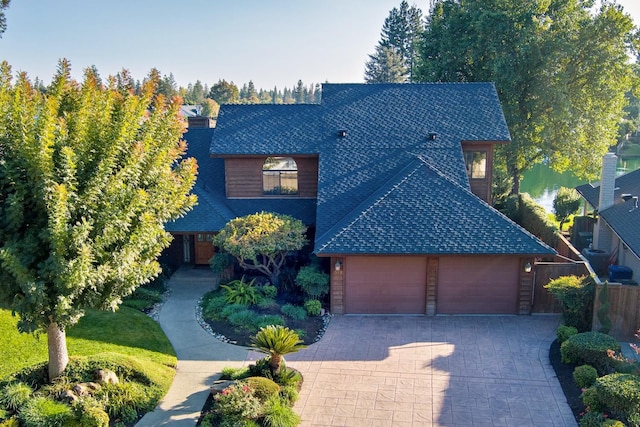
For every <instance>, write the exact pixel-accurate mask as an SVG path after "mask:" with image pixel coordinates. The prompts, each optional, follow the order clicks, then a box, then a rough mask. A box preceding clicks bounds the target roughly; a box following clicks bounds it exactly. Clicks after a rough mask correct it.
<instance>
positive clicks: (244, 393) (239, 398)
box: [214, 381, 262, 419]
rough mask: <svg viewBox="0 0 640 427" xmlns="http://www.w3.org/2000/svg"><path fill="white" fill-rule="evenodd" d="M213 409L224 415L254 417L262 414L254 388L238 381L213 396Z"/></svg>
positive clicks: (244, 417) (243, 417)
mask: <svg viewBox="0 0 640 427" xmlns="http://www.w3.org/2000/svg"><path fill="white" fill-rule="evenodd" d="M214 400H215V411H216V412H217V413H218V414H220V415H221V416H224V417H233V418H242V419H256V418H258V417H260V416H261V415H262V404H261V403H260V400H259V399H258V398H257V397H256V396H255V393H254V390H253V389H252V388H251V387H250V386H249V385H248V384H247V383H245V382H243V381H238V382H236V383H235V384H232V385H230V386H229V387H227V388H225V389H224V390H222V392H220V393H218V394H216V395H215V396H214Z"/></svg>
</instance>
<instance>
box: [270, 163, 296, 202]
mask: <svg viewBox="0 0 640 427" xmlns="http://www.w3.org/2000/svg"><path fill="white" fill-rule="evenodd" d="M262 192H263V194H267V195H294V194H298V165H297V164H296V161H295V160H293V159H292V158H291V157H267V160H265V161H264V164H263V165H262Z"/></svg>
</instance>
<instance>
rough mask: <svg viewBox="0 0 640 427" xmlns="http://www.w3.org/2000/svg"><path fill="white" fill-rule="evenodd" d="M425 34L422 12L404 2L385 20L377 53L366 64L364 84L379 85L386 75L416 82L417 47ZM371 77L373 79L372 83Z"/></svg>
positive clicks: (404, 0)
mask: <svg viewBox="0 0 640 427" xmlns="http://www.w3.org/2000/svg"><path fill="white" fill-rule="evenodd" d="M423 31H424V25H423V16H422V10H420V9H419V8H418V7H416V6H409V3H407V1H406V0H402V2H401V3H400V8H396V7H394V8H393V9H391V11H390V12H389V16H387V18H386V19H385V20H384V24H383V26H382V31H381V33H380V41H379V42H378V45H377V46H376V49H375V53H374V54H373V55H369V60H368V61H367V63H366V64H365V81H366V82H367V83H374V82H380V81H381V80H379V79H380V78H381V77H383V76H389V77H392V78H396V79H397V78H400V76H403V80H402V81H410V82H412V81H415V72H416V65H417V61H416V58H417V57H418V53H419V52H418V44H419V42H420V37H421V35H422V32H423ZM398 67H401V68H402V69H403V70H402V72H400V71H399V70H397V68H398ZM370 75H371V76H373V77H372V78H373V80H369V76H370ZM382 81H394V82H397V81H398V80H382Z"/></svg>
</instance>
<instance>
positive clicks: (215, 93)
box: [209, 80, 239, 104]
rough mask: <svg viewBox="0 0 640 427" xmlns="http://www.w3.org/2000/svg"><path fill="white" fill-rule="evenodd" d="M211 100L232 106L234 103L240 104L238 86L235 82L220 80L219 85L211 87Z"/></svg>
mask: <svg viewBox="0 0 640 427" xmlns="http://www.w3.org/2000/svg"><path fill="white" fill-rule="evenodd" d="M209 98H211V99H213V100H214V101H216V102H217V103H218V104H232V103H234V102H238V99H239V91H238V86H236V85H235V84H233V82H227V81H226V80H218V83H216V84H214V85H213V86H211V89H210V90H209Z"/></svg>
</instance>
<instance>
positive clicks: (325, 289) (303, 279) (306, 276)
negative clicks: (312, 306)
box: [296, 265, 330, 299]
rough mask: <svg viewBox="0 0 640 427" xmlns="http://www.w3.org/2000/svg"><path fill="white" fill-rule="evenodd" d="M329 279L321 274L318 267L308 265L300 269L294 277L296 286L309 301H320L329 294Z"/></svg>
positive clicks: (324, 274) (326, 275)
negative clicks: (307, 296)
mask: <svg viewBox="0 0 640 427" xmlns="http://www.w3.org/2000/svg"><path fill="white" fill-rule="evenodd" d="M329 282H330V277H329V275H328V274H326V273H323V272H321V271H320V270H319V269H318V267H316V266H314V265H308V266H306V267H302V268H301V269H300V271H298V274H297V276H296V284H297V285H298V286H300V287H301V288H302V290H303V291H304V292H305V293H306V294H307V295H309V298H311V299H320V298H322V297H323V296H324V295H326V294H328V293H329V288H330V284H329Z"/></svg>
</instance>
